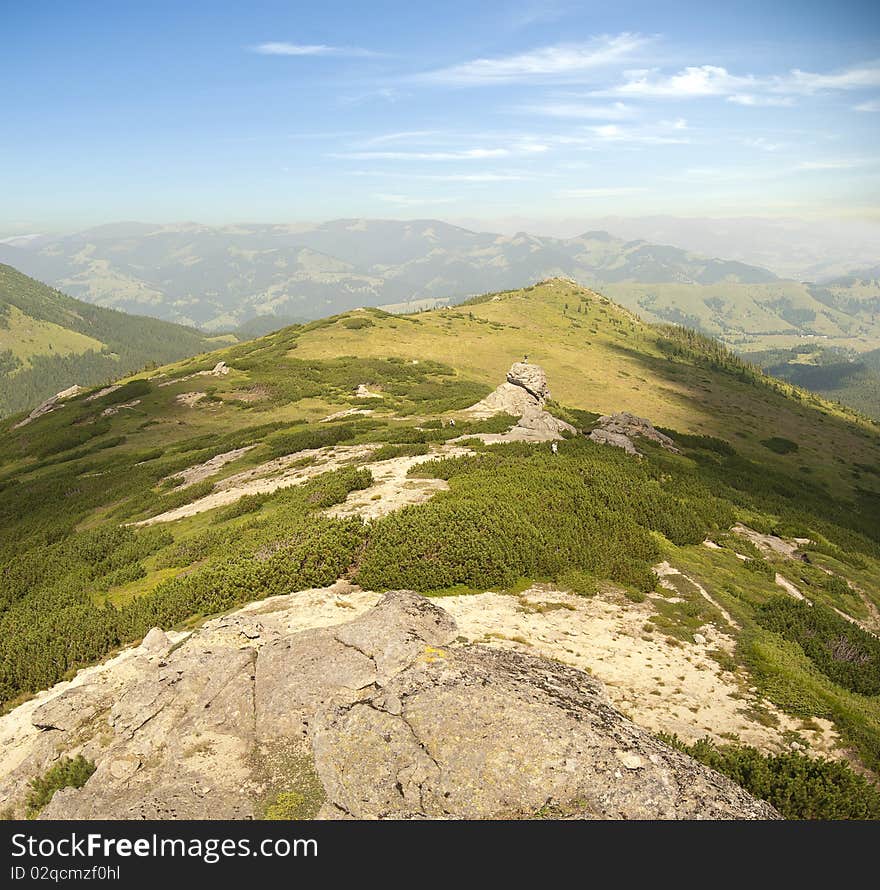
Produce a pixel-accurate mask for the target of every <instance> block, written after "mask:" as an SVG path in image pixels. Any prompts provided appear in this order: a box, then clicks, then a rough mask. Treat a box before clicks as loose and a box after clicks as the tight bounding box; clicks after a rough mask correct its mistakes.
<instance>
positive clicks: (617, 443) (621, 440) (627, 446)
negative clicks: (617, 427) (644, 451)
mask: <svg viewBox="0 0 880 890" xmlns="http://www.w3.org/2000/svg"><path fill="white" fill-rule="evenodd" d="M588 438H589V439H591V440H592V441H593V442H597V443H598V444H599V445H613V446H614V447H615V448H622V449H623V450H624V451H625V452H626V453H627V454H638V453H639V452H638V451H637V450H636V446H635V445H633V442H632V439H630V438H629V437H628V436H624V435H623V434H622V433H611V432H609V431H608V430H603V429H601V428H599V429H595V430H593V431H592V432H591V433H590V435H589V437H588Z"/></svg>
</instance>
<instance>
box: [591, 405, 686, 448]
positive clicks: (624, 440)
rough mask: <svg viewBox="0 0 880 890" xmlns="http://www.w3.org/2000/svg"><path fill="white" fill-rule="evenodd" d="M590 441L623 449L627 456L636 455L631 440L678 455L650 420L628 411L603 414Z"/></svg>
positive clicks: (671, 442) (670, 442)
mask: <svg viewBox="0 0 880 890" xmlns="http://www.w3.org/2000/svg"><path fill="white" fill-rule="evenodd" d="M590 439H592V440H593V441H594V442H599V443H600V444H602V445H614V446H616V447H617V448H623V449H624V451H626V453H627V454H638V453H639V452H638V450H637V449H636V446H635V444H634V443H633V439H648V440H650V441H651V442H657V443H658V444H659V445H660V446H661V447H662V448H665V449H666V450H667V451H672V452H674V453H675V454H678V449H677V448H676V447H675V443H674V442H673V441H672V439H670V438H669V436H667V435H666V434H665V433H661V432H660V431H659V430H657V429H655V428H654V426H653V424H652V423H651V421H650V420H646V419H645V418H644V417H636V415H635V414H630V413H629V412H628V411H621V412H619V413H617V414H604V415H603V416H602V417H600V418H599V419H598V420H597V421H596V427H595V429H593V431H592V432H591V433H590Z"/></svg>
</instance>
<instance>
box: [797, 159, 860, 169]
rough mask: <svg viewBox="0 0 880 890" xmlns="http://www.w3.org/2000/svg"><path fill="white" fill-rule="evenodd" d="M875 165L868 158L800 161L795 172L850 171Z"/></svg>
mask: <svg viewBox="0 0 880 890" xmlns="http://www.w3.org/2000/svg"><path fill="white" fill-rule="evenodd" d="M871 163H875V162H873V161H871V160H869V159H868V158H831V159H829V160H823V161H801V162H800V163H799V164H798V165H797V166H796V167H795V169H796V170H851V169H853V168H854V167H864V166H866V165H868V164H871Z"/></svg>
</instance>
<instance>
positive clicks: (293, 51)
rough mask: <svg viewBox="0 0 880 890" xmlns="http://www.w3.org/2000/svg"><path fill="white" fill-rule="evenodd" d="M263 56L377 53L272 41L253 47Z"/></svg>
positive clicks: (346, 47)
mask: <svg viewBox="0 0 880 890" xmlns="http://www.w3.org/2000/svg"><path fill="white" fill-rule="evenodd" d="M251 50H252V51H253V52H255V53H259V54H260V55H261V56H375V55H377V53H374V52H372V51H371V50H368V49H361V48H360V47H356V46H327V45H326V44H323V43H285V42H275V41H270V42H269V43H260V44H257V45H256V46H253V47H251Z"/></svg>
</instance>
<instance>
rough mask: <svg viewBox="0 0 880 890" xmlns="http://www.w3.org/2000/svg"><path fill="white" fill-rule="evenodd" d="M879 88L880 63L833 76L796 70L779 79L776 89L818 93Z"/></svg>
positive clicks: (850, 69)
mask: <svg viewBox="0 0 880 890" xmlns="http://www.w3.org/2000/svg"><path fill="white" fill-rule="evenodd" d="M877 86H880V62H871V63H869V64H867V65H859V66H854V67H851V68H846V69H844V70H843V71H838V72H835V73H833V74H816V73H815V72H812V71H801V70H799V69H797V68H795V69H794V70H793V71H792V72H791V73H790V74H789V75H788V76H787V77H783V78H779V80H778V83H777V84H776V89H778V90H780V91H782V92H793V93H818V92H823V91H825V90H858V89H863V88H865V87H877Z"/></svg>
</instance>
